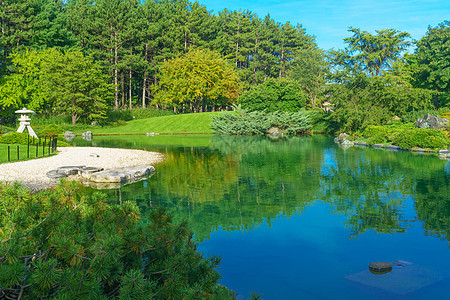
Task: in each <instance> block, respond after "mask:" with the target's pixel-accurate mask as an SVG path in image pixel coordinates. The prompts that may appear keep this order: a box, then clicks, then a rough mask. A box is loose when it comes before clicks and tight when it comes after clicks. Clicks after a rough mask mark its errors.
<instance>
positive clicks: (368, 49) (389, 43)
mask: <svg viewBox="0 0 450 300" xmlns="http://www.w3.org/2000/svg"><path fill="white" fill-rule="evenodd" d="M348 31H350V32H351V33H353V35H352V36H351V37H348V38H345V39H344V42H345V43H347V44H348V46H347V48H346V49H345V50H344V51H340V50H339V51H335V50H332V51H330V53H331V55H332V56H333V57H334V58H335V63H338V64H341V65H344V67H351V68H354V70H357V71H362V72H366V74H367V75H369V76H380V75H382V74H383V73H384V71H386V70H389V69H390V68H391V67H392V64H393V63H394V62H395V61H398V60H400V56H401V54H402V52H404V51H406V49H407V48H408V46H409V45H410V42H408V41H407V39H408V38H410V35H409V34H408V33H406V32H401V31H398V30H395V29H386V30H376V33H377V34H376V35H373V34H371V33H369V32H367V31H363V30H361V29H359V28H353V27H350V28H349V30H348Z"/></svg>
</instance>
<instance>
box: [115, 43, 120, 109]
mask: <svg viewBox="0 0 450 300" xmlns="http://www.w3.org/2000/svg"><path fill="white" fill-rule="evenodd" d="M117 62H118V58H117V47H115V48H114V108H115V109H118V108H119V90H118V86H117V84H118V82H117V81H118V76H119V73H118V70H117Z"/></svg>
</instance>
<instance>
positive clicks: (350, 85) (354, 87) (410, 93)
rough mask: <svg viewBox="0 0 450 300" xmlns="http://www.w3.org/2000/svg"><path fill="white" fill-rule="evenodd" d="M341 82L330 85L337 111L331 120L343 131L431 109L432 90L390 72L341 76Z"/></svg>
mask: <svg viewBox="0 0 450 300" xmlns="http://www.w3.org/2000/svg"><path fill="white" fill-rule="evenodd" d="M340 81H341V84H333V85H331V86H330V87H329V95H330V96H331V97H330V101H331V102H332V103H333V104H334V113H333V114H331V115H330V117H329V121H330V122H331V123H332V124H335V126H337V127H338V128H339V130H340V131H345V132H355V131H357V130H363V129H364V128H366V127H367V126H368V125H380V124H381V125H383V124H387V123H389V122H391V121H392V119H393V118H394V116H402V115H404V114H406V112H409V111H414V110H422V109H430V108H431V106H432V104H431V93H430V91H428V90H423V89H418V88H413V87H412V86H411V85H410V84H408V83H407V82H405V81H400V82H397V81H398V78H397V79H396V78H394V77H393V76H391V75H390V74H387V75H385V76H375V77H368V76H366V75H364V74H363V73H356V74H353V75H346V76H343V77H341V78H340Z"/></svg>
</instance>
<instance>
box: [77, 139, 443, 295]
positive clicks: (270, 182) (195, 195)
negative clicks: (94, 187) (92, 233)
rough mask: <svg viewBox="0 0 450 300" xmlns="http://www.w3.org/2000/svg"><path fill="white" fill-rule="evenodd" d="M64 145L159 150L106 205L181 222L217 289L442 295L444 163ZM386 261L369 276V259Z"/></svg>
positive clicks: (189, 143) (343, 153)
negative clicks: (208, 259)
mask: <svg viewBox="0 0 450 300" xmlns="http://www.w3.org/2000/svg"><path fill="white" fill-rule="evenodd" d="M74 144H75V145H78V146H86V145H92V146H97V147H99V146H100V147H121V148H134V149H145V150H151V151H159V152H161V153H163V154H164V155H166V157H167V159H166V161H165V162H164V163H161V164H159V165H157V166H156V170H157V171H156V173H155V174H154V175H153V176H152V177H151V178H149V179H148V180H145V181H141V182H137V183H134V184H131V185H127V186H124V187H122V188H120V189H116V190H109V191H106V192H107V193H108V194H109V196H110V198H111V199H112V200H111V201H126V200H132V201H136V202H137V203H138V205H139V206H140V207H141V209H142V210H143V211H147V210H149V209H152V208H153V207H156V206H164V207H166V209H167V211H168V212H169V213H170V214H172V215H173V216H174V218H175V220H177V221H181V220H184V219H188V220H189V223H190V226H191V228H192V230H193V231H194V233H195V238H196V240H197V241H198V242H199V243H200V244H199V250H200V251H201V252H202V253H204V254H205V255H219V256H221V257H222V262H221V264H220V268H219V271H220V273H221V274H222V280H221V283H222V284H224V285H226V286H228V287H229V288H231V289H233V290H235V291H237V292H238V293H239V294H240V295H242V296H243V297H245V298H247V297H248V296H249V294H250V291H255V292H257V293H260V294H262V297H263V299H448V298H449V291H450V250H449V233H450V162H449V161H446V160H440V159H439V158H437V157H436V156H432V155H414V154H412V153H409V152H393V151H385V150H380V149H371V148H360V147H352V148H349V149H342V148H340V147H339V146H337V145H336V144H334V143H333V140H332V138H330V137H324V136H313V137H290V138H286V139H280V140H271V139H269V138H266V137H247V136H244V137H243V136H219V135H213V136H211V135H202V136H200V135H198V136H197V135H191V136H189V135H188V136H155V137H147V136H125V137H94V140H93V141H92V142H86V141H83V140H78V139H76V140H75V141H74ZM377 261H386V262H390V263H394V267H393V270H392V271H391V272H389V273H387V274H383V275H377V274H372V273H370V272H369V270H368V266H369V263H371V262H377Z"/></svg>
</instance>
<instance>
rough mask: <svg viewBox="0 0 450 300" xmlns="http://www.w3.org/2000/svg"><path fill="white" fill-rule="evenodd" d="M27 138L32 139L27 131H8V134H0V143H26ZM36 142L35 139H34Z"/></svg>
mask: <svg viewBox="0 0 450 300" xmlns="http://www.w3.org/2000/svg"><path fill="white" fill-rule="evenodd" d="M28 139H29V140H30V141H32V140H33V138H32V137H31V136H29V134H28V133H26V132H24V133H19V132H15V131H14V132H9V133H8V134H5V135H2V136H0V144H19V145H26V144H27V143H28ZM35 141H36V144H37V140H36V139H35Z"/></svg>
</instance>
